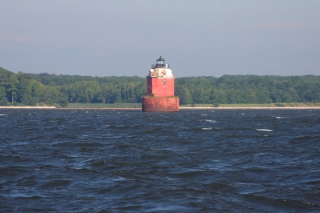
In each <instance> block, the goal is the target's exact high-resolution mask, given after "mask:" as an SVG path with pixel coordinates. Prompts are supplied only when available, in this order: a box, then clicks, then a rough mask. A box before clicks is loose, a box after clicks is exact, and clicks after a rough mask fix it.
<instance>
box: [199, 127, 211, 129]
mask: <svg viewBox="0 0 320 213" xmlns="http://www.w3.org/2000/svg"><path fill="white" fill-rule="evenodd" d="M201 129H202V130H211V129H212V127H207V128H201Z"/></svg>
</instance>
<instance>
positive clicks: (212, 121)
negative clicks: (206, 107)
mask: <svg viewBox="0 0 320 213" xmlns="http://www.w3.org/2000/svg"><path fill="white" fill-rule="evenodd" d="M205 121H207V122H212V123H213V122H216V121H215V120H205Z"/></svg>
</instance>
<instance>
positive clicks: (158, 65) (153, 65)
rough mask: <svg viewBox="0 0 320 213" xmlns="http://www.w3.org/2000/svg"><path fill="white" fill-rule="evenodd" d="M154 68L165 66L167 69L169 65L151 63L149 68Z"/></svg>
mask: <svg viewBox="0 0 320 213" xmlns="http://www.w3.org/2000/svg"><path fill="white" fill-rule="evenodd" d="M154 68H165V69H169V68H170V65H169V64H151V69H154Z"/></svg>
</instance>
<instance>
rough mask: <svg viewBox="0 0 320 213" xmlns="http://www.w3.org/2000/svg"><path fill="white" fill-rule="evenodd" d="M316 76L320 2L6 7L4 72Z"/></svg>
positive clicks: (0, 28)
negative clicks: (155, 68)
mask: <svg viewBox="0 0 320 213" xmlns="http://www.w3.org/2000/svg"><path fill="white" fill-rule="evenodd" d="M160 55H161V56H162V57H163V58H164V59H165V60H166V63H168V64H170V67H171V69H172V71H173V74H174V75H175V77H189V76H214V77H221V76H223V75H281V76H293V75H309V74H310V75H320V0H308V1H305V0H268V1H262V0H261V1H260V0H259V1H258V0H211V1H205V0H198V1H196V0H174V1H172V0H161V1H160V0H153V1H150V0H90V1H84V0H67V1H66V0H52V1H43V0H28V1H24V0H10V1H9V0H8V1H1V3H0V67H2V68H5V69H7V70H10V71H13V72H19V71H21V72H24V73H49V74H57V75H60V74H63V75H83V76H101V77H102V76H139V77H144V76H146V75H148V73H149V69H150V67H151V64H155V63H156V60H157V59H158V58H159V56H160Z"/></svg>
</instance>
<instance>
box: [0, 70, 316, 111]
mask: <svg viewBox="0 0 320 213" xmlns="http://www.w3.org/2000/svg"><path fill="white" fill-rule="evenodd" d="M145 94H146V79H145V78H141V77H115V76H111V77H91V76H79V75H54V74H47V73H41V74H26V73H22V72H18V73H13V72H10V71H8V70H6V69H3V68H0V105H31V106H34V105H58V106H67V104H68V103H140V102H141V99H142V96H143V95H145ZM175 95H177V96H179V97H180V104H200V103H207V104H240V103H248V104H255V103H258V104H263V103H291V102H320V76H312V75H306V76H287V77H282V76H256V75H225V76H222V77H220V78H216V77H183V78H176V79H175Z"/></svg>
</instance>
